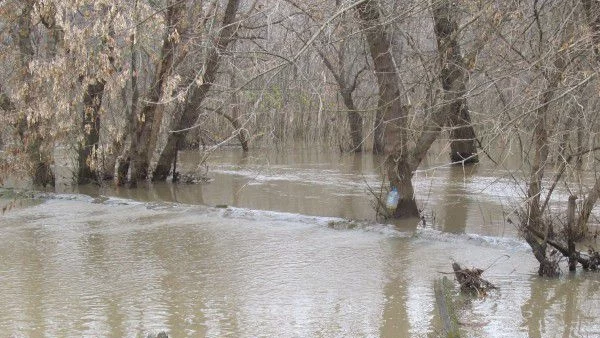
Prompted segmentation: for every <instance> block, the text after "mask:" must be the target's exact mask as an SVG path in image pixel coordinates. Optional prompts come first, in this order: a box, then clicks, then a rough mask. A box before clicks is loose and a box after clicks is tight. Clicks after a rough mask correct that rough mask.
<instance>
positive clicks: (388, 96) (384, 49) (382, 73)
mask: <svg viewBox="0 0 600 338" xmlns="http://www.w3.org/2000/svg"><path fill="white" fill-rule="evenodd" d="M378 7H379V6H378V1H376V0H369V1H366V2H363V3H361V4H359V5H358V6H356V10H357V11H358V16H359V17H360V19H361V24H362V26H363V29H364V30H365V35H366V39H367V43H368V44H369V51H370V53H371V58H372V59H373V66H374V67H375V76H376V77H377V85H378V87H379V99H378V102H377V112H376V114H375V126H374V130H373V137H374V139H373V152H374V153H376V154H382V153H384V147H385V145H384V133H385V125H386V123H387V122H388V121H389V115H390V114H391V113H392V112H393V111H396V112H398V111H402V102H401V101H400V87H399V82H400V78H399V76H398V73H397V71H396V67H395V61H394V58H393V56H392V43H391V40H390V38H389V36H388V34H387V32H386V27H387V26H386V25H384V24H382V22H381V19H380V16H379V8H378ZM395 115H396V117H395V118H397V119H399V121H398V122H399V123H402V124H406V115H405V114H400V115H399V114H395ZM406 136H407V135H406V132H402V133H401V134H400V135H399V137H400V140H399V141H400V143H401V144H403V147H404V145H406Z"/></svg>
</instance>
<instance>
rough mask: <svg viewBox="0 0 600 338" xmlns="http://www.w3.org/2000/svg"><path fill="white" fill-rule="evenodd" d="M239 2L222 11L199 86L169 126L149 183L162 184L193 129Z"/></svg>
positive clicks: (232, 1)
mask: <svg viewBox="0 0 600 338" xmlns="http://www.w3.org/2000/svg"><path fill="white" fill-rule="evenodd" d="M238 5H239V0H229V1H228V2H227V7H226V8H225V14H224V16H223V25H222V29H221V32H220V33H219V36H218V37H217V39H216V41H215V43H214V46H213V47H212V48H211V49H210V50H209V51H208V54H207V56H206V62H205V65H204V67H203V68H204V74H202V83H201V84H197V83H196V81H195V82H194V83H193V86H192V88H191V91H190V92H189V94H188V97H187V100H186V102H185V106H184V109H183V112H182V114H181V116H176V117H175V118H174V119H173V120H172V122H171V126H170V129H171V132H170V133H169V135H168V137H167V143H166V145H165V147H164V148H163V150H162V152H161V154H160V157H159V159H158V164H157V165H156V168H155V169H154V172H153V173H152V180H153V181H164V180H166V179H167V177H168V176H169V172H170V171H171V164H172V163H173V161H174V159H175V156H176V154H177V151H178V149H177V145H178V144H183V142H182V141H183V139H185V136H186V135H187V133H188V131H189V130H190V129H187V128H190V127H192V126H193V125H194V123H195V122H196V120H197V118H198V109H199V108H200V105H201V103H202V101H204V98H206V95H207V94H208V91H209V90H210V88H211V87H212V85H213V83H214V81H215V79H216V76H217V71H218V69H219V62H220V61H221V55H222V54H223V52H225V50H226V49H227V46H228V45H229V43H230V42H231V41H232V40H233V38H234V34H235V31H236V29H237V25H235V24H234V20H235V17H236V13H237V9H238Z"/></svg>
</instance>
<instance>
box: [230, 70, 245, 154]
mask: <svg viewBox="0 0 600 338" xmlns="http://www.w3.org/2000/svg"><path fill="white" fill-rule="evenodd" d="M230 87H231V89H232V92H231V103H232V106H231V115H232V116H231V118H230V119H228V120H229V121H230V122H231V125H232V127H233V131H234V133H236V137H237V139H238V141H240V145H241V146H242V150H243V151H244V152H248V149H249V148H248V130H246V129H245V128H242V125H241V123H240V118H241V116H240V100H239V98H238V95H237V90H236V83H235V70H233V71H232V72H231V86H230Z"/></svg>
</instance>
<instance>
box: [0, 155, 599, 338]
mask: <svg viewBox="0 0 600 338" xmlns="http://www.w3.org/2000/svg"><path fill="white" fill-rule="evenodd" d="M194 161H195V157H194V154H191V153H187V154H184V156H183V160H182V163H183V164H184V165H187V166H189V168H193V167H195V166H196V165H197V163H195V162H194ZM210 173H211V174H210V175H211V176H212V177H213V178H214V181H213V182H212V183H210V184H205V185H185V184H179V185H171V184H158V185H154V186H152V187H149V188H148V189H135V190H130V189H109V188H103V189H101V190H97V189H94V188H91V187H84V188H82V192H86V193H87V194H89V195H90V196H91V197H86V196H84V195H61V196H58V197H56V198H52V199H49V200H47V201H46V202H44V203H43V204H40V205H29V206H23V207H20V208H15V209H12V210H10V212H8V213H6V214H5V215H3V217H2V218H0V234H1V238H0V295H1V297H0V332H2V335H9V336H10V335H14V336H15V337H21V336H23V337H81V336H86V337H97V336H112V337H142V336H144V335H145V334H146V333H148V332H152V331H159V330H167V331H168V332H169V334H170V336H171V337H437V336H439V334H440V332H441V327H440V320H439V318H438V314H437V310H436V307H435V297H434V294H433V281H434V279H436V278H439V277H441V276H443V274H442V273H443V272H449V271H450V270H451V268H450V264H451V262H452V261H453V260H456V261H458V262H461V263H464V264H467V265H474V266H478V267H482V268H486V267H488V269H487V270H486V273H485V277H487V278H488V279H489V280H490V281H492V282H494V283H495V284H496V285H497V286H499V287H500V290H499V291H497V292H492V293H491V294H490V295H489V296H488V297H487V298H485V299H465V300H463V301H462V302H461V303H460V304H459V305H460V306H458V308H459V317H460V318H459V321H460V322H461V323H462V325H461V330H463V333H464V336H467V337H549V336H550V337H555V336H562V337H567V336H583V337H586V336H590V337H591V336H598V335H600V321H598V319H597V317H598V315H599V314H600V313H599V312H600V310H599V309H598V306H597V305H598V304H599V303H600V293H599V292H598V291H599V290H598V289H599V288H600V277H599V276H598V274H584V273H579V274H577V275H573V276H569V277H566V278H563V279H559V280H547V279H540V278H537V277H536V276H535V273H536V271H537V266H536V262H535V260H534V258H533V256H532V255H531V253H530V250H529V248H528V247H527V245H526V244H524V243H523V242H521V241H520V240H518V239H515V238H512V237H511V234H514V230H512V229H505V228H504V227H503V221H502V211H503V208H504V207H503V206H504V205H506V199H507V198H509V197H510V191H514V190H511V189H513V188H514V187H510V189H509V184H508V183H506V181H503V177H502V175H501V173H498V172H494V171H491V169H489V168H486V167H485V166H484V165H481V166H479V167H473V168H465V169H464V170H463V168H454V167H452V168H449V167H439V168H437V167H435V166H433V165H432V166H430V167H429V169H428V168H427V167H424V168H422V170H420V171H419V172H418V173H417V179H416V186H417V188H418V189H417V194H418V198H419V200H420V203H421V204H422V205H427V207H428V208H430V210H434V211H433V212H432V214H433V216H432V217H430V218H428V220H427V223H428V225H427V227H417V226H416V224H414V223H413V224H411V225H405V226H402V227H395V226H386V225H379V224H373V223H359V224H358V225H354V226H352V227H349V228H348V229H345V228H344V227H343V226H339V227H335V228H336V229H337V230H336V229H333V228H332V227H330V226H329V225H330V223H331V222H333V221H335V222H338V223H339V222H342V223H343V221H342V220H340V219H332V218H327V217H322V216H334V217H345V218H355V219H372V217H373V211H372V208H371V205H370V196H369V194H368V193H367V192H366V188H367V186H372V187H376V186H377V184H378V181H379V179H380V178H379V169H378V160H377V159H376V158H375V159H374V158H372V157H370V156H369V155H363V156H354V155H339V154H331V153H322V152H316V151H306V152H301V151H298V152H294V153H280V154H274V155H268V156H267V155H259V154H250V156H248V157H245V158H244V157H241V156H240V154H238V153H237V152H233V151H231V152H222V153H218V154H216V156H215V157H214V158H213V159H212V162H211V163H210ZM491 181H494V182H500V184H501V185H502V184H504V188H502V189H498V188H497V186H496V185H490V182H491ZM85 189H88V190H85ZM109 196H117V197H118V198H116V197H109ZM134 200H135V201H134ZM137 201H144V202H143V203H142V202H137ZM198 204H205V205H216V204H228V205H235V206H239V207H242V209H238V208H229V209H227V210H224V209H214V208H209V207H206V206H202V205H198ZM252 209H255V210H252ZM259 209H262V210H275V211H279V212H271V211H258V210H259ZM489 215H492V216H489ZM399 229H400V230H399Z"/></svg>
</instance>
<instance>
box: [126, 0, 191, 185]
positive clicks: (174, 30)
mask: <svg viewBox="0 0 600 338" xmlns="http://www.w3.org/2000/svg"><path fill="white" fill-rule="evenodd" d="M185 5H186V3H185V1H178V0H170V1H169V6H168V8H167V13H166V22H167V29H166V32H165V35H164V37H163V45H162V48H161V54H160V62H159V63H158V64H157V67H156V70H155V75H154V80H153V81H152V85H151V87H150V89H149V93H148V95H147V101H148V103H146V105H145V106H144V107H143V108H142V110H141V111H140V113H139V116H138V118H137V127H136V131H135V135H132V137H133V139H135V142H131V143H130V144H131V145H132V147H131V148H130V150H129V154H130V156H131V164H130V170H131V172H130V179H129V183H130V186H131V187H135V186H136V185H137V182H138V181H140V180H145V179H146V178H147V177H148V168H149V166H150V156H151V154H152V152H153V151H154V149H151V144H152V142H151V137H152V134H153V132H154V131H153V127H154V126H156V124H155V121H154V120H155V116H156V113H157V111H158V110H159V105H160V103H159V101H160V99H161V97H162V96H163V91H164V83H165V82H166V80H167V77H168V76H169V74H170V73H171V71H172V68H173V62H174V55H175V47H176V46H177V39H176V38H174V37H173V35H174V34H179V33H180V31H181V29H180V25H179V24H180V21H181V19H182V17H183V15H184V13H185ZM132 114H135V112H133V111H132Z"/></svg>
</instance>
